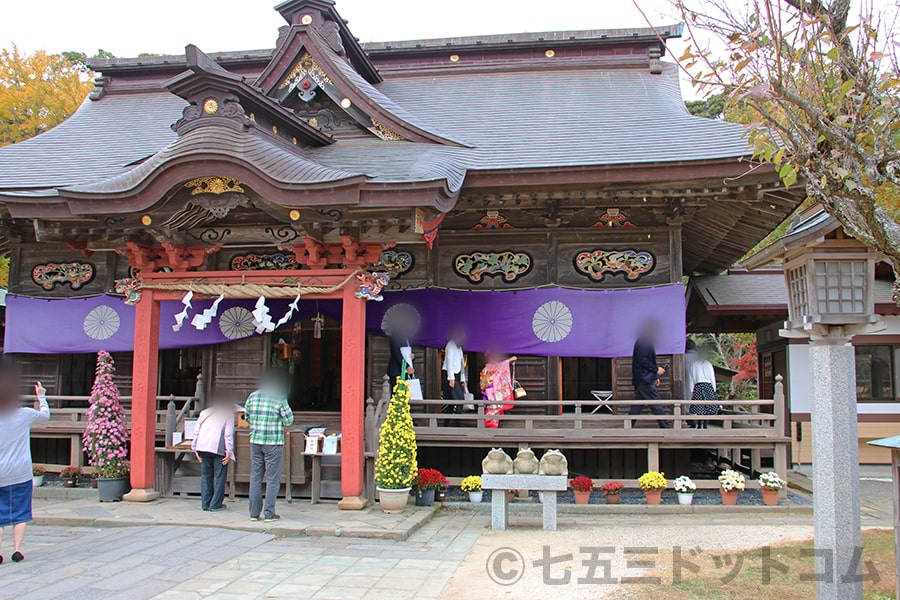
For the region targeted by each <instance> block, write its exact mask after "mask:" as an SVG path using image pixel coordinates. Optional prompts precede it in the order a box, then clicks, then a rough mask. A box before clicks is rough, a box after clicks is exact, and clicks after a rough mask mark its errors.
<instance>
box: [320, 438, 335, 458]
mask: <svg viewBox="0 0 900 600" xmlns="http://www.w3.org/2000/svg"><path fill="white" fill-rule="evenodd" d="M337 451H338V437H337V436H336V435H329V436H328V437H327V438H325V443H324V444H323V445H322V454H337Z"/></svg>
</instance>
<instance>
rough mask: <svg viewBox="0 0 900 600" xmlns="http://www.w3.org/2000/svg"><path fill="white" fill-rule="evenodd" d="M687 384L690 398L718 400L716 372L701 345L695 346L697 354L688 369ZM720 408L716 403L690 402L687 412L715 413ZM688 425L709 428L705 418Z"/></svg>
mask: <svg viewBox="0 0 900 600" xmlns="http://www.w3.org/2000/svg"><path fill="white" fill-rule="evenodd" d="M687 379H688V386H689V387H690V389H691V400H706V401H714V400H718V398H717V397H716V372H715V369H713V366H712V363H710V362H709V353H708V352H707V351H706V349H705V348H703V347H702V346H700V347H698V348H697V354H696V357H695V358H694V360H693V361H692V362H691V365H690V367H689V369H688V377H687ZM720 410H722V406H721V405H718V404H692V405H691V408H690V410H689V411H688V413H689V414H692V415H715V414H718V413H719V411H720ZM688 426H689V427H693V428H696V429H707V428H709V421H708V420H707V419H698V420H697V421H694V422H693V423H689V425H688Z"/></svg>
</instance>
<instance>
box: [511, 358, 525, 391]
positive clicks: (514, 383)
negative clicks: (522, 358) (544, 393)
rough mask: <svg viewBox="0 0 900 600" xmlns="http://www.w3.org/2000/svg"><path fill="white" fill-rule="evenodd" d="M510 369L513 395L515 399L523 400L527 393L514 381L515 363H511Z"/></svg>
mask: <svg viewBox="0 0 900 600" xmlns="http://www.w3.org/2000/svg"><path fill="white" fill-rule="evenodd" d="M511 369H512V384H513V395H514V396H515V397H516V398H524V397H525V396H527V395H528V392H526V391H525V388H523V387H522V384H521V383H519V382H518V381H516V363H513V364H512V366H511Z"/></svg>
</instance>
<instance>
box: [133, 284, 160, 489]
mask: <svg viewBox="0 0 900 600" xmlns="http://www.w3.org/2000/svg"><path fill="white" fill-rule="evenodd" d="M158 366H159V300H157V299H156V298H155V297H154V296H153V291H152V290H145V291H144V293H143V296H142V297H141V299H140V301H139V302H138V303H137V307H136V311H135V315H134V371H133V382H132V392H131V395H132V400H131V488H132V490H131V492H129V493H128V494H126V495H125V500H127V501H129V502H150V501H152V500H156V499H157V498H158V497H159V493H158V492H155V491H154V490H153V468H154V460H155V459H154V446H155V442H156V377H157V371H158Z"/></svg>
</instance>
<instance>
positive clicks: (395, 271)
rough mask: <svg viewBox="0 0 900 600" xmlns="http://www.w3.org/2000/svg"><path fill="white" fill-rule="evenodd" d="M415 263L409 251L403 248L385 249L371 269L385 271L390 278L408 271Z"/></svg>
mask: <svg viewBox="0 0 900 600" xmlns="http://www.w3.org/2000/svg"><path fill="white" fill-rule="evenodd" d="M413 265H415V259H413V255H412V254H410V253H409V252H405V251H403V250H385V251H384V252H382V253H381V256H380V257H379V259H378V262H376V263H375V264H374V265H372V269H373V270H374V271H387V272H388V273H389V274H390V276H391V278H392V279H396V278H397V277H400V276H401V275H403V274H404V273H408V272H410V271H411V270H412V268H413Z"/></svg>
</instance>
